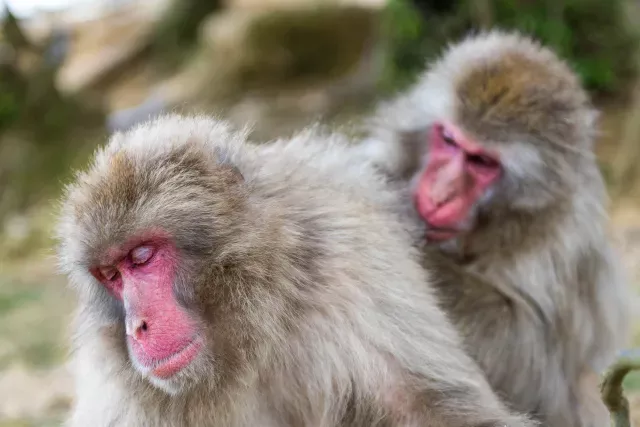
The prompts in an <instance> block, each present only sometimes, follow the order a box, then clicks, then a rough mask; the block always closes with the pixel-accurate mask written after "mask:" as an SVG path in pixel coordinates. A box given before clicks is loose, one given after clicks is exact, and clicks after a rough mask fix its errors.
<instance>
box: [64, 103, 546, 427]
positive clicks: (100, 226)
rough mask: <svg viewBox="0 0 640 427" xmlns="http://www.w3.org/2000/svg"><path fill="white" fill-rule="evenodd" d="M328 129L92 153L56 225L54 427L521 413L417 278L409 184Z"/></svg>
mask: <svg viewBox="0 0 640 427" xmlns="http://www.w3.org/2000/svg"><path fill="white" fill-rule="evenodd" d="M323 135H324V134H321V133H320V132H318V131H317V130H307V131H305V132H302V133H301V134H300V135H298V136H296V137H295V138H293V139H291V140H282V141H276V142H274V143H273V144H270V145H264V146H258V145H251V144H248V143H247V142H246V133H243V132H237V131H234V130H232V129H231V128H230V127H229V126H228V125H226V124H225V123H224V122H221V121H216V120H214V119H210V118H204V117H199V116H195V117H184V116H177V115H167V116H161V117H159V118H157V119H155V120H153V121H150V122H147V123H145V124H143V125H140V126H137V127H135V128H133V129H132V130H130V131H128V132H126V133H119V134H115V135H114V136H113V137H112V139H111V140H110V142H109V143H108V144H107V146H106V147H105V148H103V149H101V150H99V151H98V153H97V154H96V157H95V159H94V161H93V163H92V165H91V166H90V167H89V169H88V170H87V171H85V172H83V173H80V174H79V175H78V177H77V178H76V181H75V182H74V183H72V184H71V185H70V186H69V187H68V190H67V192H66V194H65V196H64V198H63V202H62V206H61V211H62V213H61V219H60V223H59V229H58V231H59V238H60V246H59V255H60V263H61V266H62V268H63V269H64V271H65V272H66V273H67V274H68V275H69V278H70V281H71V283H72V284H73V287H74V289H76V291H77V295H78V298H79V303H80V304H79V311H78V315H77V321H76V322H75V328H76V336H75V340H74V348H75V351H74V358H73V360H72V362H73V364H72V366H73V369H74V373H75V377H76V393H77V400H76V402H75V405H74V409H73V411H72V415H71V416H70V419H69V421H68V424H67V425H68V426H72V427H80V426H82V427H86V426H95V427H106V426H109V427H114V426H127V427H142V426H144V427H160V426H167V427H169V426H171V427H180V426H213V425H216V426H225V427H227V426H231V427H233V426H252V427H253V426H261V427H276V426H277V427H283V426H291V427H294V426H295V427H298V426H313V427H332V426H362V427H365V426H367V427H368V426H407V427H408V426H416V427H417V426H433V427H445V426H446V427H453V426H496V427H498V426H532V425H535V424H534V423H532V422H531V421H529V420H528V417H526V416H525V417H522V416H520V415H517V414H516V413H514V412H511V411H508V410H506V409H505V405H504V404H503V403H502V402H501V401H500V399H499V398H498V397H497V396H496V395H495V394H494V392H493V391H492V390H491V387H490V386H489V384H488V382H487V381H486V378H485V377H484V375H483V374H482V372H481V370H480V369H479V367H478V366H477V364H475V362H474V361H473V360H472V359H471V358H470V357H469V356H468V355H467V354H466V353H465V352H464V350H463V348H462V342H461V340H460V338H459V336H458V333H457V331H456V330H455V328H454V327H453V325H452V324H450V322H449V321H448V319H446V317H445V315H444V313H443V312H442V311H441V309H440V308H439V307H438V306H437V304H436V300H435V298H434V296H433V294H432V291H431V290H430V289H429V287H428V286H425V283H427V282H428V280H429V279H428V276H427V273H426V272H425V270H424V269H423V267H422V266H421V263H420V253H419V252H418V251H417V250H416V248H414V247H412V244H411V241H410V238H411V235H413V234H415V233H416V232H417V230H416V229H414V228H413V226H412V225H411V224H408V223H407V222H406V221H404V220H403V219H402V217H401V216H400V215H398V214H397V212H396V207H397V205H398V204H399V203H400V200H401V195H402V194H403V192H402V191H399V190H397V189H395V188H393V186H391V185H389V184H388V183H387V182H386V179H385V178H384V177H383V176H378V175H376V172H375V170H374V168H372V167H371V165H367V164H362V163H358V162H354V161H353V159H352V158H350V157H349V156H348V155H347V154H348V152H349V148H348V144H347V143H346V142H345V141H343V139H342V138H341V137H339V136H331V135H324V136H323ZM416 226H418V224H417V223H416Z"/></svg>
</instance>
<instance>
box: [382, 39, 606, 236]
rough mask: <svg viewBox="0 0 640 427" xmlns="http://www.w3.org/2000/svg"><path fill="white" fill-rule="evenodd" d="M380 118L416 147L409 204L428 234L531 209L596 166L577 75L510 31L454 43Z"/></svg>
mask: <svg viewBox="0 0 640 427" xmlns="http://www.w3.org/2000/svg"><path fill="white" fill-rule="evenodd" d="M381 116H387V117H382V118H381V119H380V120H382V121H383V123H382V126H381V127H386V130H383V132H386V133H387V134H388V133H389V132H390V131H389V128H391V133H392V138H393V139H395V140H396V141H397V140H400V141H404V142H409V144H405V145H404V146H411V147H413V148H412V150H414V151H415V155H414V154H412V155H411V157H412V158H411V159H410V160H411V161H414V162H415V165H414V166H413V170H414V171H417V172H415V173H414V175H413V179H412V196H413V203H414V205H415V208H416V210H417V212H418V214H419V215H420V217H421V218H422V219H423V220H424V222H425V224H426V227H427V231H426V233H427V238H428V240H431V241H439V242H442V241H447V240H450V239H453V238H455V237H458V236H461V235H463V234H468V233H470V232H472V231H476V230H479V229H481V228H482V227H486V226H489V225H492V226H494V227H493V228H500V225H501V224H502V225H504V221H507V220H508V219H509V218H513V217H516V216H517V217H519V218H523V217H526V216H529V217H534V216H536V215H539V214H541V213H542V212H543V211H544V210H546V209H548V208H549V207H550V206H552V205H554V206H558V204H561V203H562V202H563V200H566V199H567V197H569V196H570V195H571V193H572V191H573V190H574V188H576V186H577V184H578V182H579V181H580V176H581V174H584V173H585V171H591V170H592V168H593V167H594V165H595V163H594V160H593V155H592V153H591V145H592V143H593V139H594V134H595V120H596V117H597V114H596V112H595V111H594V110H593V109H592V107H591V105H590V102H589V100H588V98H587V95H586V93H585V91H584V90H583V89H582V88H581V86H580V83H579V81H578V79H577V78H576V76H575V75H574V73H573V72H572V71H571V70H570V69H569V68H568V67H567V66H566V65H565V64H564V63H563V62H562V61H561V60H560V59H559V58H557V57H556V56H555V54H554V53H552V52H551V51H550V50H548V49H546V48H543V47H541V46H540V45H538V44H537V43H535V42H533V41H532V40H530V39H527V38H524V37H521V36H518V35H516V34H513V35H506V37H505V34H503V33H500V32H495V31H494V32H490V33H485V34H481V35H478V36H474V37H470V38H468V39H467V40H464V41H462V42H461V43H459V44H456V45H454V46H453V47H451V48H450V49H449V50H448V51H447V52H446V53H445V54H444V55H443V57H442V58H441V59H440V60H438V61H436V62H435V63H434V64H433V66H432V67H431V68H430V69H429V70H428V71H427V72H426V73H425V75H424V76H422V78H421V79H420V80H419V81H418V83H417V84H416V85H415V86H414V88H413V89H411V90H410V92H409V94H408V95H407V96H404V97H401V98H399V99H398V100H397V101H396V102H394V103H391V104H390V105H388V106H386V107H384V108H383V111H382V114H381ZM383 137H384V136H383ZM587 173H590V172H587Z"/></svg>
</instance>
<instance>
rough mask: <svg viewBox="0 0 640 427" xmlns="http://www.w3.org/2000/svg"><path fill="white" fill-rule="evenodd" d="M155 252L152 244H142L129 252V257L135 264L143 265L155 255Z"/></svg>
mask: <svg viewBox="0 0 640 427" xmlns="http://www.w3.org/2000/svg"><path fill="white" fill-rule="evenodd" d="M154 252H155V251H154V249H153V247H152V246H149V245H142V246H138V247H137V248H135V249H133V250H132V251H131V252H130V254H129V258H130V259H131V262H132V263H133V264H135V265H142V264H145V263H146V262H148V261H149V260H150V259H151V257H153V254H154Z"/></svg>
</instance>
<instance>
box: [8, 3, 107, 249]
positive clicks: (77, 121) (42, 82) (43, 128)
mask: <svg viewBox="0 0 640 427" xmlns="http://www.w3.org/2000/svg"><path fill="white" fill-rule="evenodd" d="M7 16H9V17H10V16H12V15H10V14H9V15H7ZM2 33H3V34H4V35H5V36H6V35H8V34H13V36H11V37H8V36H6V37H5V40H6V41H8V44H6V45H2V46H1V47H2V52H1V53H2V54H3V55H1V57H0V226H1V225H2V223H3V220H4V219H5V218H6V217H7V215H10V214H13V213H15V212H23V211H25V210H26V209H27V208H28V207H30V206H32V205H33V204H34V203H37V202H39V201H42V200H43V198H44V197H46V196H48V195H49V194H51V193H52V191H53V190H56V189H58V188H59V187H60V186H59V179H61V178H62V177H63V176H64V173H65V172H67V171H68V166H69V162H70V161H71V160H70V159H73V158H74V156H76V155H77V154H78V153H82V152H83V150H82V146H83V145H85V143H86V139H85V138H84V136H85V135H86V133H87V132H86V131H87V130H93V131H95V130H96V129H102V127H103V124H104V114H103V111H102V109H101V108H100V107H98V106H92V105H90V104H88V103H87V102H86V100H85V99H83V98H81V97H78V98H76V97H68V96H63V95H62V94H61V93H60V92H59V91H58V89H57V88H56V85H55V76H56V73H57V67H56V65H55V64H53V65H52V64H51V63H49V62H47V60H46V59H45V58H44V57H43V54H44V53H45V52H46V49H44V48H43V47H44V46H36V47H33V45H32V44H31V43H29V42H28V41H25V40H27V39H26V37H25V36H24V34H23V33H22V32H21V29H20V27H19V25H18V23H17V22H16V21H15V20H12V19H7V20H6V21H5V22H3V26H2ZM11 40H16V42H15V43H13V42H11ZM21 57H30V58H31V60H30V61H29V62H30V66H28V67H24V66H23V67H20V66H19V65H18V64H19V62H20V61H19V59H20V58H21ZM1 231H2V230H1V229H0V232H1ZM5 240H6V239H5Z"/></svg>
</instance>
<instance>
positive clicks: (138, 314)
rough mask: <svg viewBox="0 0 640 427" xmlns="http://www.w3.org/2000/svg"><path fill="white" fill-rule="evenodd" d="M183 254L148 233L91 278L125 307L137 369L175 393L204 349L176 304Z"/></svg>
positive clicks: (113, 253)
mask: <svg viewBox="0 0 640 427" xmlns="http://www.w3.org/2000/svg"><path fill="white" fill-rule="evenodd" d="M178 260H179V257H178V253H177V250H176V248H175V246H174V245H173V243H172V242H171V240H170V239H169V238H168V236H166V235H164V234H162V233H157V232H154V233H146V234H142V235H140V236H138V237H136V238H133V239H130V240H129V241H127V242H126V243H124V244H122V245H120V246H112V247H110V248H109V249H108V250H107V251H105V255H104V257H102V262H100V263H99V265H94V266H92V267H91V268H90V273H91V274H92V275H93V276H94V277H95V278H96V279H97V280H98V281H99V282H100V283H101V284H102V286H104V287H105V288H106V290H107V291H108V292H109V293H110V294H111V295H112V296H113V297H114V298H116V299H118V300H119V301H121V302H122V304H123V307H124V322H125V330H126V344H127V349H128V353H129V358H130V359H131V362H132V364H133V366H134V367H135V369H136V370H137V371H138V372H140V373H141V374H142V375H143V376H145V377H147V378H148V379H149V380H150V381H151V382H152V383H154V384H156V385H158V386H160V387H162V388H165V389H173V388H175V387H174V386H175V385H176V383H177V382H178V381H180V377H181V373H183V371H186V370H188V369H187V368H189V367H190V366H191V365H192V364H194V363H195V361H196V359H197V358H198V356H199V355H200V353H201V352H202V350H203V348H204V339H203V334H202V333H201V332H200V330H199V326H198V323H197V322H196V321H195V319H193V318H192V317H191V315H190V313H189V312H188V311H187V310H186V309H184V308H183V307H182V306H181V305H180V304H179V303H178V301H177V300H176V297H175V295H174V291H173V289H174V282H175V280H176V279H175V277H176V274H175V273H176V267H177V265H178Z"/></svg>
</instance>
